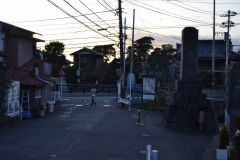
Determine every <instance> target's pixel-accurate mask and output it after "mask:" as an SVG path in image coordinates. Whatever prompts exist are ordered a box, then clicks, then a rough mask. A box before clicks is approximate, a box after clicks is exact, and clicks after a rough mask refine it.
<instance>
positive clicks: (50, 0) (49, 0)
mask: <svg viewBox="0 0 240 160" xmlns="http://www.w3.org/2000/svg"><path fill="white" fill-rule="evenodd" d="M47 1H48V2H50V3H51V4H52V5H54V6H55V7H57V8H58V9H59V10H61V11H62V12H64V13H65V14H67V15H68V16H70V17H72V18H73V19H75V20H76V21H77V22H79V23H80V24H82V25H84V26H86V27H87V28H88V29H90V30H92V31H93V32H95V33H97V34H99V35H101V36H103V37H106V38H108V39H110V40H112V41H114V42H115V43H117V42H116V40H114V39H112V38H109V37H108V36H106V35H104V34H102V33H100V32H98V31H97V30H95V29H93V28H91V27H89V26H88V25H86V24H85V23H83V22H82V21H80V20H79V19H77V18H76V17H74V16H72V15H71V14H70V13H68V12H67V11H66V10H64V9H63V8H61V7H60V6H58V5H57V4H56V3H54V2H53V1H52V0H47Z"/></svg>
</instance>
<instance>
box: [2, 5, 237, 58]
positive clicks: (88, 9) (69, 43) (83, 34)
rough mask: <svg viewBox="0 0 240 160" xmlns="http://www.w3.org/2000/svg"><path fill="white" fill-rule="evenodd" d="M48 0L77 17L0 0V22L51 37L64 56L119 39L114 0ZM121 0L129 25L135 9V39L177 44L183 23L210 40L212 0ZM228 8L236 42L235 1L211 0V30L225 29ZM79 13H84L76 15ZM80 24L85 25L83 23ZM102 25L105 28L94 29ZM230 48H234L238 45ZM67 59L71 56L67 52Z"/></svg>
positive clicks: (47, 38)
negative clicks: (233, 14)
mask: <svg viewBox="0 0 240 160" xmlns="http://www.w3.org/2000/svg"><path fill="white" fill-rule="evenodd" d="M52 1H54V3H55V4H56V5H57V6H59V7H61V8H62V9H63V10H65V11H66V12H68V14H69V15H71V16H78V17H76V18H77V19H78V21H76V20H75V19H73V18H70V17H69V15H67V14H65V13H63V12H62V11H61V10H60V9H58V8H56V7H55V6H54V5H53V4H51V3H50V2H48V1H47V0H21V1H19V0H1V5H0V21H3V22H6V23H10V24H13V25H16V26H19V27H22V28H25V29H28V30H31V31H34V32H36V33H39V34H41V35H42V36H40V35H36V37H38V38H40V39H43V40H45V41H46V42H45V43H48V42H49V41H53V40H59V41H61V42H64V44H65V45H66V50H65V54H66V55H69V54H70V53H72V52H74V51H76V50H79V49H80V48H82V47H84V46H86V47H89V48H92V46H95V45H103V44H114V43H115V44H116V43H118V37H117V36H116V34H118V31H119V29H118V16H117V14H116V11H115V10H116V9H117V7H118V1H117V0H67V1H65V2H64V0H52ZM122 2H123V3H122V7H123V18H125V17H126V19H127V26H128V27H131V26H132V12H133V9H135V10H136V20H135V21H136V23H135V27H136V30H135V39H138V38H141V37H143V36H152V37H154V38H155V41H154V45H155V47H158V46H160V45H161V44H164V43H170V44H172V45H174V46H175V44H176V43H180V40H181V30H182V29H183V28H184V27H186V26H193V27H196V28H197V29H198V30H199V39H212V34H213V33H212V32H213V31H212V23H213V13H212V12H213V0H171V1H170V0H123V1H122ZM67 3H69V4H70V5H72V7H71V6H70V5H69V4H67ZM227 10H231V11H235V12H237V13H238V15H236V16H234V17H231V20H232V21H233V22H234V23H235V24H236V26H235V27H232V28H231V30H230V35H231V38H232V41H233V44H234V45H240V32H239V30H240V1H239V0H216V32H226V31H227V29H226V28H221V27H220V24H221V23H222V22H225V21H226V20H227V17H221V16H220V15H222V14H225V13H226V11H227ZM92 12H94V13H95V14H93V13H92ZM81 14H83V15H84V16H79V15H81ZM123 22H124V21H123ZM80 23H84V24H85V26H84V25H83V24H80ZM86 26H88V28H87V27H86ZM101 28H102V29H107V30H102V31H98V30H99V29H101ZM92 30H95V32H94V31H92ZM127 34H128V37H129V38H131V29H128V30H127ZM103 35H104V36H105V37H103ZM106 37H108V38H106ZM216 39H223V36H222V35H221V34H219V35H217V36H216ZM114 41H115V42H114ZM130 44H131V41H130V40H128V41H127V45H130ZM41 46H44V43H39V44H38V47H41ZM234 49H238V48H237V46H236V47H235V48H234ZM67 58H69V59H71V57H70V56H67Z"/></svg>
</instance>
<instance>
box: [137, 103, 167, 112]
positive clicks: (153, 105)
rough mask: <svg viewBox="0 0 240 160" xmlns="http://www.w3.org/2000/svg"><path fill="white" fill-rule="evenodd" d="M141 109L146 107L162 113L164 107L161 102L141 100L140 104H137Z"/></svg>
mask: <svg viewBox="0 0 240 160" xmlns="http://www.w3.org/2000/svg"><path fill="white" fill-rule="evenodd" d="M139 107H140V108H141V109H146V110H150V111H154V112H160V113H163V112H164V110H165V108H164V106H163V105H162V104H161V103H156V102H154V101H147V102H143V103H142V104H141V105H139Z"/></svg>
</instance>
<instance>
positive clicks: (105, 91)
mask: <svg viewBox="0 0 240 160" xmlns="http://www.w3.org/2000/svg"><path fill="white" fill-rule="evenodd" d="M62 88H63V93H69V94H74V93H78V94H90V92H91V89H92V88H96V89H97V94H98V95H99V94H100V95H117V86H116V85H84V84H71V85H62Z"/></svg>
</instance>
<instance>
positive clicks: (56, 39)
mask: <svg viewBox="0 0 240 160" xmlns="http://www.w3.org/2000/svg"><path fill="white" fill-rule="evenodd" d="M110 37H115V36H108V37H76V38H55V39H47V40H45V41H60V40H76V39H93V38H94V39H102V38H108V39H109V38H110Z"/></svg>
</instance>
